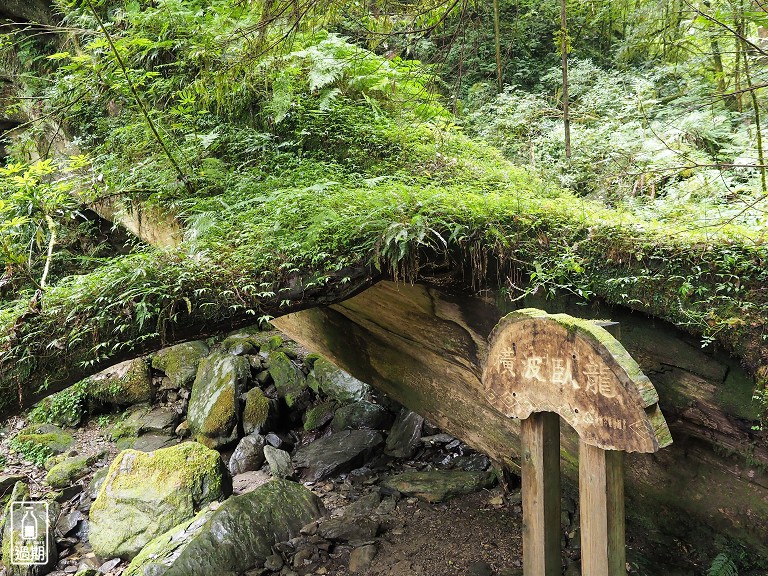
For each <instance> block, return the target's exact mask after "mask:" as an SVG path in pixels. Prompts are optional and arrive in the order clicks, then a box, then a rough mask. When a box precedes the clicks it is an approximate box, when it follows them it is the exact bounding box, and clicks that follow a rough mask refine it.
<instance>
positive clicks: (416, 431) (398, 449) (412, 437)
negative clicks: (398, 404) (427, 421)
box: [384, 408, 424, 458]
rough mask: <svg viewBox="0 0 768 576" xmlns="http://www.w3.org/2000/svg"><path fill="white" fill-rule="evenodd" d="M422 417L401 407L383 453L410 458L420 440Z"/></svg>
mask: <svg viewBox="0 0 768 576" xmlns="http://www.w3.org/2000/svg"><path fill="white" fill-rule="evenodd" d="M423 423H424V418H422V417H421V416H419V415H418V414H416V413H415V412H411V411H410V410H408V409H407V408H403V409H402V410H401V411H400V414H398V416H397V420H395V423H394V425H393V426H392V430H390V432H389V436H387V445H386V447H385V448H384V453H385V454H387V455H389V456H394V457H395V458H410V457H411V456H413V455H414V454H415V453H416V449H417V448H418V446H419V443H420V442H421V426H422V424H423Z"/></svg>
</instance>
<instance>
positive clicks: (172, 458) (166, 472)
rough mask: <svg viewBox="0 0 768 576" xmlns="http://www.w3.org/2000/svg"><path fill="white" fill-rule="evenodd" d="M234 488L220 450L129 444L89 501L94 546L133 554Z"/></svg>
mask: <svg viewBox="0 0 768 576" xmlns="http://www.w3.org/2000/svg"><path fill="white" fill-rule="evenodd" d="M230 493H231V482H230V480H229V476H228V475H227V473H226V470H225V468H224V464H223V462H222V461H221V458H220V457H219V453H218V452H216V451H215V450H210V449H208V448H206V447H205V446H203V445H201V444H198V443H197V442H186V443H184V444H179V445H178V446H173V447H171V448H164V449H161V450H156V451H155V452H149V453H145V452H139V451H136V450H125V451H123V452H121V453H120V454H119V455H118V456H117V458H115V460H114V462H112V465H111V466H110V467H109V472H107V477H106V479H105V480H104V483H103V484H102V485H101V488H99V494H98V496H97V497H96V500H95V501H94V503H93V505H92V506H91V512H90V521H91V524H90V526H91V528H90V530H91V531H90V543H91V546H93V551H94V552H95V553H96V554H97V555H99V556H101V557H103V558H113V557H116V556H119V557H121V558H133V557H134V556H135V555H136V554H138V552H139V551H140V550H141V549H142V548H143V547H144V545H145V544H146V543H147V542H149V541H150V540H152V539H153V538H155V537H156V536H158V535H160V534H162V533H163V532H165V531H166V530H168V529H170V528H172V527H173V526H176V525H177V524H179V523H180V522H183V521H184V520H187V519H189V518H191V517H192V516H194V515H195V513H197V512H198V511H199V510H200V509H202V508H204V507H205V506H206V505H208V504H209V503H210V502H212V501H214V500H221V499H223V498H225V497H226V496H227V495H228V494H230Z"/></svg>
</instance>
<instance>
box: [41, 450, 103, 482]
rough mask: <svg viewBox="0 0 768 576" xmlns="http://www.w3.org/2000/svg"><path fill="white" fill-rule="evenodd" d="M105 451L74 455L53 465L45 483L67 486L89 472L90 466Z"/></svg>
mask: <svg viewBox="0 0 768 576" xmlns="http://www.w3.org/2000/svg"><path fill="white" fill-rule="evenodd" d="M103 455H104V453H103V452H102V453H99V454H92V455H90V456H74V457H72V458H66V459H65V460H63V461H62V462H59V463H58V464H56V465H55V466H53V467H52V468H51V469H50V470H49V471H48V474H46V476H45V483H46V484H48V486H50V487H51V488H66V487H67V486H69V485H71V484H72V483H73V482H74V481H75V480H77V479H78V478H81V477H82V476H85V475H86V474H87V473H88V467H89V466H92V465H93V464H94V463H95V462H96V461H97V460H98V459H99V458H101V457H102V456H103Z"/></svg>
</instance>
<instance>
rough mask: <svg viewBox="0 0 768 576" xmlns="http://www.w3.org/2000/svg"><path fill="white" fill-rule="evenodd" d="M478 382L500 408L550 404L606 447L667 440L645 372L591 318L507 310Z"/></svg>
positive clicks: (642, 446)
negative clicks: (481, 381) (509, 312)
mask: <svg viewBox="0 0 768 576" xmlns="http://www.w3.org/2000/svg"><path fill="white" fill-rule="evenodd" d="M483 385H484V386H485V390H486V395H487V398H488V401H489V402H490V403H491V405H492V406H494V407H495V408H496V409H497V410H499V411H500V412H502V413H503V414H505V415H507V416H510V417H515V418H520V419H521V420H525V419H526V418H528V417H529V416H530V415H531V414H533V413H535V412H555V413H557V414H559V415H560V416H561V417H562V418H563V419H564V420H565V421H566V422H568V424H570V425H571V426H572V427H573V428H574V429H575V430H576V432H577V433H578V435H579V437H580V438H581V440H582V441H583V442H585V443H586V444H589V445H592V446H597V447H599V448H602V449H604V450H622V451H624V452H656V451H657V450H658V449H659V448H663V447H664V446H667V445H668V444H670V443H671V442H672V438H671V436H670V434H669V429H668V428H667V423H666V421H665V420H664V416H663V415H662V414H661V411H660V410H659V408H658V400H659V397H658V394H657V393H656V390H655V388H654V387H653V385H652V384H651V382H650V380H649V379H648V377H647V376H645V374H643V373H642V371H641V370H640V367H639V366H638V365H637V362H635V361H634V360H633V359H632V357H631V356H630V355H629V353H628V352H627V351H626V350H625V349H624V347H623V346H622V345H621V344H620V343H619V342H618V341H617V340H616V339H615V338H614V337H613V336H611V335H610V334H609V333H608V332H607V331H606V330H604V329H603V328H601V327H599V326H597V325H596V324H595V323H593V322H590V321H588V320H580V319H576V318H573V317H571V316H568V315H566V314H552V315H550V314H547V313H546V312H544V311H542V310H537V309H534V308H526V309H524V310H519V311H517V312H513V313H511V314H509V315H507V316H506V317H504V318H503V319H502V320H501V321H500V322H499V323H498V324H497V325H496V328H495V329H494V331H493V333H492V334H491V346H490V349H489V352H488V355H487V358H486V362H485V368H484V371H483Z"/></svg>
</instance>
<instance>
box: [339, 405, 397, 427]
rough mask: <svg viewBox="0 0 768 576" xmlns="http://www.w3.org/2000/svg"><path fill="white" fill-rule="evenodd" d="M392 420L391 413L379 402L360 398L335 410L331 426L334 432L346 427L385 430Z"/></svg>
mask: <svg viewBox="0 0 768 576" xmlns="http://www.w3.org/2000/svg"><path fill="white" fill-rule="evenodd" d="M392 420H393V418H392V414H390V413H389V411H388V410H387V409H386V408H384V407H383V406H381V405H380V404H374V403H372V402H367V401H365V400H361V401H360V402H355V403H353V404H349V405H347V406H342V407H341V408H339V409H338V410H336V413H335V414H334V416H333V422H331V428H333V430H334V432H340V431H341V430H348V429H350V430H358V429H368V430H386V429H388V428H389V427H390V426H392Z"/></svg>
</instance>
